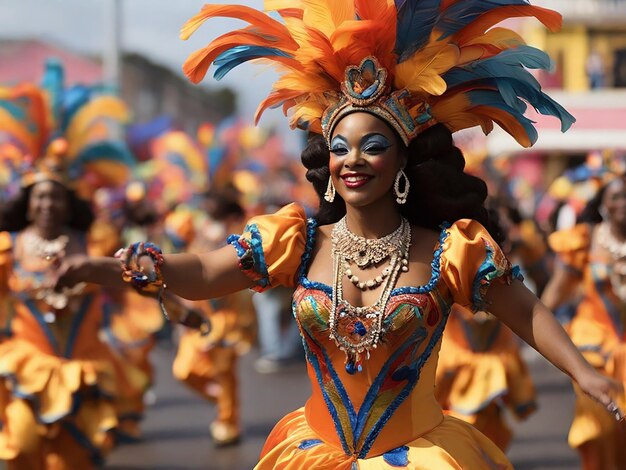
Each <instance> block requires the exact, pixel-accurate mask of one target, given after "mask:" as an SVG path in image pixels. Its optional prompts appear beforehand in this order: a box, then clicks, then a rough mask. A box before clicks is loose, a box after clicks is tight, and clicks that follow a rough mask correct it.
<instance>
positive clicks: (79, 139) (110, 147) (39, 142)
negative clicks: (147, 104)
mask: <svg viewBox="0 0 626 470" xmlns="http://www.w3.org/2000/svg"><path fill="white" fill-rule="evenodd" d="M128 120H129V112H128V109H127V107H126V105H125V104H124V103H123V102H122V100H120V99H119V98H117V97H116V96H113V95H111V94H110V93H107V92H106V91H104V90H102V89H100V87H98V86H89V87H88V86H83V85H76V86H73V87H71V88H66V87H65V84H64V72H63V67H62V65H61V64H60V63H59V62H58V61H56V60H49V61H48V62H47V64H46V70H45V73H44V77H43V80H42V84H41V86H36V85H32V84H21V85H17V86H15V87H6V88H2V87H0V163H3V164H4V165H5V166H6V165H8V164H9V162H8V158H5V157H6V155H5V157H3V154H4V153H6V152H2V149H10V150H11V155H13V157H12V162H11V164H12V165H13V168H14V170H17V171H15V172H14V173H15V175H18V176H19V177H20V184H21V185H22V186H30V185H31V184H33V183H36V182H38V181H43V180H52V181H57V182H59V183H61V184H63V185H65V186H68V187H70V186H71V187H74V186H75V183H77V182H78V180H79V179H80V178H81V177H85V176H86V175H90V177H91V178H92V180H94V181H89V182H88V185H92V186H94V185H105V186H115V185H119V184H122V183H124V182H125V180H126V179H127V178H128V177H130V168H131V167H132V166H134V161H135V160H134V157H133V155H132V153H131V152H130V150H129V149H128V147H127V146H126V143H125V137H124V134H123V127H124V125H125V124H126V123H127V122H128ZM7 155H8V154H7ZM17 161H19V166H20V168H16V162H17ZM95 180H97V181H95ZM92 189H93V188H92Z"/></svg>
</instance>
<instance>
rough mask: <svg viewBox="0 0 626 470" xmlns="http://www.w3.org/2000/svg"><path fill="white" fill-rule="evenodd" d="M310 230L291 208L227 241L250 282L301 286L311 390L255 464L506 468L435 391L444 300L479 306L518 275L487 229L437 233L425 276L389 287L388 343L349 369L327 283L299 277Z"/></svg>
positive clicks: (300, 316) (464, 224)
mask: <svg viewBox="0 0 626 470" xmlns="http://www.w3.org/2000/svg"><path fill="white" fill-rule="evenodd" d="M316 230H317V229H316V224H315V222H314V221H313V220H310V221H308V222H307V220H306V216H305V214H304V210H303V209H302V208H301V207H299V206H298V205H296V204H291V205H289V206H286V207H285V208H283V209H281V210H280V211H279V212H277V213H276V214H274V215H265V216H259V217H255V218H253V219H251V220H250V221H249V223H248V225H247V226H246V228H245V230H244V233H243V235H241V236H231V237H230V238H229V241H230V243H231V244H233V245H234V246H235V248H236V249H237V251H238V253H239V255H240V258H241V266H242V269H244V272H246V273H247V274H248V275H249V276H250V277H251V278H252V279H254V280H255V282H256V289H257V290H263V289H265V288H268V287H271V286H276V285H285V286H297V287H296V291H295V294H294V314H295V317H296V320H297V322H298V325H299V327H300V331H301V334H302V336H303V338H304V343H305V351H306V358H307V367H308V373H309V377H310V379H311V385H312V388H313V393H312V396H311V398H310V399H309V400H308V401H307V403H306V405H305V406H304V408H301V409H299V410H296V411H294V412H292V413H290V414H289V415H287V416H286V417H285V418H283V419H282V420H281V421H280V422H279V423H278V424H277V425H276V427H275V428H274V430H273V431H272V433H271V434H270V436H269V437H268V439H267V442H266V444H265V447H264V448H263V451H262V455H261V460H260V462H259V464H258V465H257V467H256V468H257V469H258V470H265V469H273V468H281V469H285V470H289V469H294V470H295V469H302V468H315V469H317V470H323V469H328V470H331V469H332V470H342V469H346V470H353V469H377V468H380V469H385V468H389V465H393V466H395V467H398V468H407V469H409V468H410V469H433V468H437V469H445V468H450V469H452V468H468V469H470V468H477V469H478V468H501V469H504V468H511V466H510V464H509V463H508V461H507V459H506V457H505V456H504V455H503V454H502V453H501V452H500V450H499V449H498V448H497V447H496V446H495V445H494V444H493V443H492V442H490V441H489V440H488V439H487V438H485V436H483V435H482V434H481V433H480V432H478V431H476V430H475V429H474V428H473V427H471V426H470V425H468V424H466V423H464V422H462V421H460V420H458V419H455V418H453V417H450V416H445V415H444V413H443V412H442V410H441V407H440V405H439V404H438V403H437V401H436V399H435V396H434V392H433V389H434V380H435V370H436V367H437V362H438V355H439V348H440V346H441V335H442V333H443V330H444V327H445V325H446V322H447V319H448V314H449V312H450V308H451V306H452V304H453V303H455V302H456V303H459V304H461V305H463V306H473V307H479V306H480V305H481V304H482V301H483V300H482V295H483V294H484V292H485V290H486V289H487V288H488V286H489V285H490V283H491V282H511V280H512V278H513V277H514V276H515V272H513V270H512V268H511V265H510V263H508V261H507V260H506V258H505V257H504V255H503V254H502V253H501V251H500V249H499V248H498V246H497V244H496V243H495V242H494V241H493V240H492V239H491V237H490V236H489V234H488V233H487V231H486V230H485V229H484V228H483V227H482V226H481V225H480V224H478V223H477V222H474V221H470V220H462V221H458V222H456V223H455V224H453V225H452V226H451V227H447V228H443V229H442V231H441V235H440V242H439V244H438V246H437V247H435V248H434V255H433V263H432V277H431V280H430V282H428V284H426V285H424V286H421V287H399V288H396V289H395V290H394V291H393V293H392V297H391V299H390V301H389V305H388V307H387V311H386V313H385V319H384V325H385V336H384V341H383V342H382V343H381V344H380V345H379V347H378V348H377V349H376V350H373V351H372V353H371V357H370V358H369V360H367V361H363V365H362V368H363V370H362V371H361V372H356V371H355V370H348V369H347V368H346V364H345V358H346V356H345V354H344V352H343V351H340V350H339V348H338V347H337V346H336V345H335V343H334V341H333V340H331V339H330V338H329V331H328V321H329V311H330V307H331V293H332V289H331V287H330V286H328V285H326V284H323V283H319V282H315V281H314V280H312V279H308V278H307V266H308V261H309V259H310V257H311V252H312V250H313V247H314V244H315V235H316Z"/></svg>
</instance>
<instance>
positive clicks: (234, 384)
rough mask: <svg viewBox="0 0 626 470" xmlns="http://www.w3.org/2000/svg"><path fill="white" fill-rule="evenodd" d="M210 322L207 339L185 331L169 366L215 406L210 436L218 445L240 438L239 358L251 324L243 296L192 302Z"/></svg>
mask: <svg viewBox="0 0 626 470" xmlns="http://www.w3.org/2000/svg"><path fill="white" fill-rule="evenodd" d="M194 306H196V307H197V308H198V309H200V310H201V312H202V313H203V315H204V316H206V317H207V318H210V320H211V331H210V333H209V334H208V335H202V334H201V332H199V331H196V330H191V329H187V328H185V331H184V332H183V334H182V336H181V338H180V341H179V345H178V352H177V354H176V358H175V359H174V364H173V368H172V370H173V373H174V377H176V378H177V379H178V380H180V381H181V382H183V383H185V385H187V386H189V387H191V388H192V389H193V390H194V391H196V392H197V393H199V394H200V396H202V397H203V398H205V399H206V400H208V401H210V402H213V403H215V404H216V408H217V417H216V419H215V421H214V422H213V423H212V424H211V435H212V436H213V439H214V440H215V442H216V443H217V444H218V445H225V444H231V443H234V442H236V441H237V440H238V439H239V437H240V432H241V431H240V423H239V411H240V408H241V407H240V404H239V381H238V379H237V363H238V361H239V356H240V355H242V354H243V353H245V352H247V351H248V350H249V348H250V345H251V342H252V339H253V336H254V335H253V333H254V327H255V321H254V311H253V310H252V308H251V305H250V295H249V294H248V293H247V292H242V293H238V294H232V295H229V296H227V297H225V298H223V299H220V300H218V301H215V302H208V301H205V302H194Z"/></svg>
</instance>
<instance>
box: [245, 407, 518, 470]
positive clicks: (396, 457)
mask: <svg viewBox="0 0 626 470" xmlns="http://www.w3.org/2000/svg"><path fill="white" fill-rule="evenodd" d="M309 468H310V469H315V470H389V468H398V469H406V470H433V469H437V470H452V469H454V470H462V469H463V470H467V469H476V470H482V469H498V470H503V469H512V468H513V467H512V466H511V464H510V463H509V461H508V460H507V458H506V457H505V455H504V454H503V453H502V451H500V449H498V447H496V445H495V444H493V443H492V442H491V441H490V440H489V439H487V438H486V437H485V436H484V435H483V434H481V433H480V432H479V431H477V430H476V429H474V428H473V427H472V426H470V425H469V424H467V423H465V422H463V421H460V420H458V419H456V418H453V417H449V416H445V417H444V418H443V421H442V422H441V424H439V425H438V426H437V427H436V428H435V429H433V430H432V431H429V432H427V433H426V434H424V435H422V436H421V437H419V438H417V439H415V440H413V441H410V442H407V443H406V444H405V445H404V446H401V447H399V448H397V449H390V450H389V451H388V452H387V453H385V454H383V455H378V456H374V457H371V458H367V459H356V458H354V457H352V456H349V455H346V454H345V453H344V452H343V450H342V449H340V448H338V447H334V446H331V445H329V444H327V443H325V442H323V441H321V440H320V438H319V436H317V434H316V433H315V431H313V429H311V427H310V426H309V425H308V423H307V422H306V419H305V416H304V408H300V409H298V410H296V411H294V412H292V413H290V414H288V415H287V416H285V417H284V418H283V419H282V420H281V421H280V422H279V423H278V424H277V425H276V426H275V427H274V430H273V431H272V433H271V434H270V436H269V437H268V439H267V441H266V443H265V446H264V447H263V451H262V452H261V459H260V461H259V463H258V464H257V466H256V467H255V470H302V469H309Z"/></svg>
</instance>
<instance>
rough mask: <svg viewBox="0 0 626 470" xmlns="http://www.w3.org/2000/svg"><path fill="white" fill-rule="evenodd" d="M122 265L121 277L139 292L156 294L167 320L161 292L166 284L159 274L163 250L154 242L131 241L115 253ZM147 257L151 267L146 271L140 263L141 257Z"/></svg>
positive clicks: (167, 316)
mask: <svg viewBox="0 0 626 470" xmlns="http://www.w3.org/2000/svg"><path fill="white" fill-rule="evenodd" d="M115 256H116V258H119V260H120V263H121V265H122V279H123V280H124V282H128V283H129V284H130V285H131V286H133V288H134V289H135V290H136V291H137V292H139V293H140V294H145V293H149V294H154V293H156V294H157V300H158V301H159V306H160V307H161V312H162V313H163V316H164V317H165V318H166V319H167V320H169V319H170V317H169V315H168V314H167V310H166V309H165V305H164V304H163V293H164V292H165V289H166V288H167V285H166V284H165V282H164V281H163V276H162V275H161V266H162V265H163V252H162V251H161V248H159V247H158V246H157V245H155V244H154V243H150V242H139V243H133V244H131V245H129V246H128V248H125V249H124V248H122V249H120V250H119V251H118V252H117V253H116V254H115ZM144 256H145V257H148V258H150V260H151V261H152V269H151V270H150V271H149V272H148V273H146V272H145V271H144V269H145V267H144V266H142V265H141V262H140V260H141V258H142V257H144Z"/></svg>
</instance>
